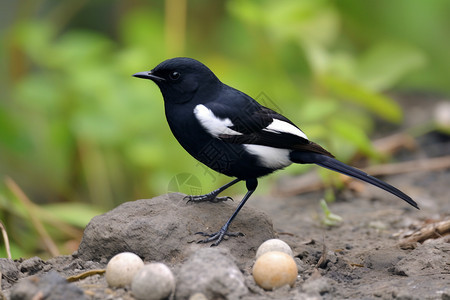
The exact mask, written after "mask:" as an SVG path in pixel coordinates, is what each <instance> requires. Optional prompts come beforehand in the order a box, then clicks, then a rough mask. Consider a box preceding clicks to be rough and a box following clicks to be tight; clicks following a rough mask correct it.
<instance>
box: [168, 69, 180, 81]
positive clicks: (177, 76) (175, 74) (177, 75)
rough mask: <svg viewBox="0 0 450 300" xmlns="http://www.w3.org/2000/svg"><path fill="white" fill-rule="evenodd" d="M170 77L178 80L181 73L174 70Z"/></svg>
mask: <svg viewBox="0 0 450 300" xmlns="http://www.w3.org/2000/svg"><path fill="white" fill-rule="evenodd" d="M169 77H170V79H172V80H177V79H178V78H180V73H178V72H177V71H173V72H172V73H170V74H169Z"/></svg>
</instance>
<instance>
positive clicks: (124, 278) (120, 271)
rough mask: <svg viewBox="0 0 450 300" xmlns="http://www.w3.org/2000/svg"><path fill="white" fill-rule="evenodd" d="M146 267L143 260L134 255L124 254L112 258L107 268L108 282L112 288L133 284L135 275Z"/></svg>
mask: <svg viewBox="0 0 450 300" xmlns="http://www.w3.org/2000/svg"><path fill="white" fill-rule="evenodd" d="M143 266H144V262H143V261H142V259H141V258H140V257H139V256H137V255H136V254H134V253H131V252H122V253H119V254H117V255H116V256H114V257H113V258H111V260H110V261H109V263H108V265H107V266H106V274H105V275H106V281H107V282H108V285H109V286H111V287H124V286H126V285H129V284H131V281H132V280H133V277H134V275H136V273H137V272H139V270H140V269H141V268H142V267H143Z"/></svg>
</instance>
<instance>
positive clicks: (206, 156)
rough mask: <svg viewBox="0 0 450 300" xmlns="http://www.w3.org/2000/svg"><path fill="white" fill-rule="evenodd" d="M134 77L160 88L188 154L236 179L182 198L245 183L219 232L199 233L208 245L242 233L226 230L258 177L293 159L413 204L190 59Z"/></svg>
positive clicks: (214, 194) (169, 118)
mask: <svg viewBox="0 0 450 300" xmlns="http://www.w3.org/2000/svg"><path fill="white" fill-rule="evenodd" d="M133 76H135V77H138V78H144V79H150V80H152V81H153V82H155V83H156V85H157V86H158V87H159V88H160V90H161V93H162V95H163V98H164V107H165V113H166V118H167V122H168V123H169V126H170V129H171V130H172V133H173V135H174V136H175V138H176V139H177V140H178V142H179V143H180V144H181V146H183V148H184V149H185V150H186V151H187V152H189V154H191V155H192V156H193V157H194V158H195V159H197V160H199V161H200V162H202V163H203V164H205V165H206V166H208V167H210V168H211V169H213V170H215V171H217V172H219V173H222V174H225V175H227V176H230V177H235V178H236V179H234V180H233V181H231V182H230V183H228V184H226V185H224V186H222V187H220V188H219V189H217V190H215V191H212V192H211V193H209V194H206V195H199V196H187V197H188V200H189V201H193V202H201V201H213V202H215V201H220V200H225V199H226V198H227V197H221V198H216V197H217V196H218V195H219V194H220V193H221V192H223V191H224V190H225V189H227V188H228V187H230V186H232V185H234V184H235V183H237V182H239V181H245V183H246V186H247V193H246V194H245V196H244V198H243V199H242V201H241V202H240V203H239V205H238V207H237V209H236V210H235V212H234V213H233V215H232V216H231V217H230V218H229V220H228V221H227V222H226V223H225V225H224V226H222V228H220V230H219V231H218V232H216V233H212V234H208V233H204V232H199V234H202V235H203V236H206V237H207V238H206V239H204V240H202V241H200V242H203V243H207V242H212V241H215V242H214V243H213V244H212V245H213V246H216V245H218V244H219V243H220V242H221V241H222V240H223V238H224V236H226V235H228V236H237V235H242V234H241V233H230V232H228V228H229V226H230V224H231V222H232V221H233V219H234V218H235V217H236V215H237V214H238V213H239V210H240V209H241V208H242V207H243V206H244V204H245V202H246V201H247V200H248V198H249V197H250V196H251V194H252V193H253V192H254V191H255V189H256V187H257V185H258V178H259V177H262V176H265V175H267V174H270V173H272V172H274V171H276V170H279V169H283V168H285V167H287V166H289V165H290V164H292V163H298V164H316V165H319V166H321V167H324V168H327V169H331V170H333V171H336V172H339V173H342V174H345V175H348V176H351V177H354V178H357V179H360V180H363V181H366V182H368V183H370V184H373V185H375V186H377V187H379V188H381V189H384V190H386V191H388V192H390V193H392V194H394V195H396V196H397V197H399V198H401V199H403V200H405V201H406V202H408V203H409V204H411V205H412V206H414V207H415V208H418V206H417V203H416V202H414V200H412V199H411V198H410V197H409V196H408V195H406V194H405V193H403V192H402V191H400V190H398V189H397V188H395V187H393V186H391V185H389V184H387V183H385V182H383V181H381V180H379V179H377V178H375V177H372V176H369V175H368V174H366V173H364V172H362V171H360V170H358V169H355V168H353V167H350V166H348V165H346V164H344V163H342V162H340V161H338V160H336V159H335V158H334V156H333V155H332V154H331V153H329V152H328V151H327V150H325V149H324V148H322V147H321V146H319V145H318V144H316V143H314V142H311V141H310V140H309V139H308V137H307V136H306V134H305V133H304V132H303V131H301V130H300V129H299V128H298V127H297V126H296V125H295V124H294V123H292V122H291V121H290V120H289V119H287V118H286V117H284V116H282V115H281V114H279V113H277V112H275V111H273V110H271V109H269V108H267V107H264V106H262V105H260V104H259V103H258V102H256V101H255V100H254V99H252V98H251V97H250V96H248V95H246V94H244V93H243V92H241V91H238V90H236V89H234V88H232V87H230V86H228V85H226V84H224V83H222V82H221V81H220V80H219V79H218V78H217V77H216V75H214V73H213V72H212V71H211V70H210V69H209V68H208V67H206V66H205V65H204V64H202V63H200V62H199V61H197V60H195V59H191V58H184V57H179V58H173V59H169V60H166V61H164V62H162V63H160V64H159V65H158V66H156V67H155V68H154V69H153V70H151V71H147V72H140V73H136V74H134V75H133Z"/></svg>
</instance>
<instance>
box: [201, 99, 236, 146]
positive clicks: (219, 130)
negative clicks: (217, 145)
mask: <svg viewBox="0 0 450 300" xmlns="http://www.w3.org/2000/svg"><path fill="white" fill-rule="evenodd" d="M194 115H195V117H196V118H197V120H198V121H199V122H200V124H201V125H202V126H203V128H205V129H206V131H208V132H209V133H210V134H211V135H212V136H214V137H216V138H218V137H219V135H221V134H228V135H241V134H242V133H240V132H237V131H234V130H233V129H230V128H229V127H231V126H233V123H232V122H231V120H230V119H228V118H225V119H221V118H218V117H216V115H214V113H213V112H212V111H211V110H210V109H209V108H207V107H206V106H204V105H203V104H199V105H197V106H196V107H195V108H194Z"/></svg>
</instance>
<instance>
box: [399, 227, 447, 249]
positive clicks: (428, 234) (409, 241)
mask: <svg viewBox="0 0 450 300" xmlns="http://www.w3.org/2000/svg"><path fill="white" fill-rule="evenodd" d="M447 234H450V220H445V221H441V222H437V223H431V224H428V225H425V226H424V227H422V228H420V229H418V230H416V231H415V232H413V233H412V234H410V235H408V236H407V237H406V238H405V239H403V240H402V241H401V242H400V243H399V246H400V248H402V249H414V248H415V247H416V244H417V243H423V242H425V241H426V240H429V239H436V238H439V237H442V236H444V235H447Z"/></svg>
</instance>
